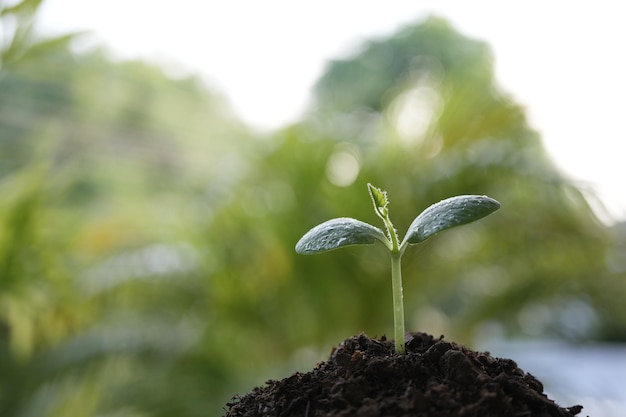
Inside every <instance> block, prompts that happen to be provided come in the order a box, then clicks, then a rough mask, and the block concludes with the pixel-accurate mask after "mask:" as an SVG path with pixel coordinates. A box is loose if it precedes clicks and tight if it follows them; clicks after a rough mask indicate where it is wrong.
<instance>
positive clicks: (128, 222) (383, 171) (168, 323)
mask: <svg viewBox="0 0 626 417" xmlns="http://www.w3.org/2000/svg"><path fill="white" fill-rule="evenodd" d="M39 3H40V2H39V1H32V0H25V1H22V2H20V3H18V4H17V5H16V6H12V7H4V8H3V9H2V10H1V11H0V24H5V23H7V22H11V25H10V26H8V25H7V26H6V27H10V28H13V31H12V32H11V31H9V30H7V31H6V33H8V35H7V34H5V37H4V38H3V43H2V45H0V49H1V50H0V53H1V67H0V146H1V147H2V153H1V155H0V195H2V199H0V363H1V364H2V365H1V366H0V415H2V416H7V417H10V416H31V415H32V416H65V415H72V416H173V415H176V416H201V415H202V416H204V415H218V414H219V413H220V410H221V407H222V406H223V405H224V404H225V402H226V401H227V400H228V399H229V398H230V397H231V396H232V395H233V394H236V393H243V392H245V391H246V390H248V389H249V388H251V387H252V386H254V385H257V384H259V383H261V382H263V381H264V380H265V379H268V378H278V377H282V376H284V375H285V374H286V373H288V372H291V371H293V370H294V369H301V370H305V369H308V368H310V367H311V366H312V365H313V364H314V363H315V362H316V361H319V360H323V359H324V358H325V357H326V355H327V354H328V353H329V351H330V348H331V346H332V345H335V344H337V343H338V342H339V341H341V340H343V339H344V338H346V337H348V336H350V335H353V334H356V333H358V332H361V331H366V332H367V333H369V334H371V335H382V334H384V333H390V332H391V327H392V310H391V284H390V282H388V277H389V271H388V269H387V268H388V260H387V259H385V256H386V255H384V251H383V250H382V248H380V247H376V246H375V245H374V246H371V247H366V248H358V249H355V250H352V249H348V250H345V251H341V253H334V252H330V253H328V254H324V255H322V257H303V256H298V255H296V254H295V252H294V249H293V246H294V244H295V242H296V241H297V240H298V239H299V237H300V236H301V235H302V234H303V233H304V232H305V231H307V230H308V229H309V228H310V227H312V226H314V225H316V224H318V223H320V222H321V221H323V220H326V219H329V218H333V217H339V216H349V217H354V218H358V219H362V220H363V221H368V222H372V223H375V222H376V219H375V216H374V215H373V214H372V213H371V206H370V202H369V199H368V196H367V192H366V186H365V184H366V183H367V182H372V183H374V184H378V185H380V186H381V187H383V188H385V189H386V190H387V191H388V192H389V193H390V195H392V196H393V201H392V205H393V207H392V210H393V213H394V222H395V224H396V227H398V228H399V229H406V227H408V225H409V224H410V223H411V221H412V220H413V218H414V217H415V215H417V213H419V212H420V211H422V210H423V209H424V208H426V207H427V206H429V205H430V204H432V203H434V202H436V201H438V200H440V199H443V198H446V197H449V196H452V195H456V194H487V195H489V196H492V197H494V198H496V199H498V200H499V201H500V202H501V203H502V209H501V210H500V211H499V212H498V213H496V214H495V215H493V216H490V217H489V219H487V220H486V221H484V222H479V223H476V224H472V225H468V226H465V227H463V228H460V229H458V230H455V231H453V232H450V233H449V234H444V235H442V236H441V237H437V238H435V239H433V241H432V242H430V243H429V244H428V245H424V246H423V247H421V250H418V251H411V253H407V256H405V258H406V259H405V263H404V275H405V277H404V282H405V308H406V310H407V311H406V316H407V328H408V330H422V331H430V332H434V333H445V334H446V336H448V337H449V338H455V339H457V340H459V341H462V342H468V343H471V341H472V340H473V338H476V337H488V336H515V335H530V336H559V337H564V338H569V339H573V340H580V339H592V338H598V339H600V338H605V339H611V340H619V339H622V340H623V339H624V329H626V311H624V304H623V302H622V300H623V298H624V296H625V295H626V294H625V293H626V289H625V288H624V285H623V284H620V282H623V278H624V271H626V268H624V258H623V256H622V255H621V254H622V253H623V250H622V249H623V246H624V238H623V236H624V233H623V232H621V233H620V230H621V229H618V228H613V229H611V230H610V229H608V228H607V227H605V226H604V225H602V224H601V223H600V222H598V220H597V219H596V217H595V216H594V214H593V212H592V210H591V209H590V207H589V205H588V203H587V201H586V199H585V198H584V196H583V194H582V193H581V192H580V191H579V190H578V189H577V188H576V187H575V186H574V185H573V184H571V183H570V182H568V181H567V180H566V179H565V178H564V177H563V175H561V174H560V173H559V172H558V171H557V170H556V169H555V167H554V165H553V164H552V163H551V161H550V160H549V158H548V156H547V155H546V153H545V150H544V148H543V146H542V144H541V140H540V138H539V136H538V135H537V133H536V132H534V131H533V130H532V129H531V128H530V127H529V126H528V125H527V123H526V119H525V116H524V112H523V109H522V108H521V107H520V106H519V105H517V104H515V103H514V102H513V100H512V99H511V98H510V97H509V96H507V94H506V93H505V92H503V91H501V90H500V89H499V88H498V86H497V85H496V84H495V81H494V79H493V68H492V59H493V57H492V56H491V52H490V50H489V48H488V46H487V45H486V44H484V43H482V42H478V41H474V40H470V39H467V38H465V37H464V36H462V35H460V34H459V33H457V32H455V30H454V29H453V28H451V27H450V26H449V25H448V24H447V23H446V22H445V21H443V20H441V19H437V18H430V19H427V20H426V21H424V22H422V23H419V24H416V25H414V26H410V27H407V28H405V29H403V30H401V31H399V32H398V33H397V34H395V35H394V36H392V37H390V38H388V39H380V40H375V41H371V42H368V43H365V44H364V45H363V48H362V50H360V51H359V52H358V53H356V54H355V55H354V56H352V57H348V58H346V59H343V60H340V61H335V62H332V63H330V64H329V66H328V68H327V71H326V73H325V75H324V76H323V77H322V78H321V79H320V81H319V82H318V84H317V86H316V88H315V91H314V98H315V107H314V108H312V109H311V111H310V113H309V114H308V115H307V116H306V117H303V119H302V120H301V121H300V122H299V123H296V124H294V125H291V126H287V127H285V128H283V129H281V130H279V131H277V132H273V133H271V134H259V133H257V132H255V131H252V130H250V129H249V128H248V127H246V126H245V125H244V124H243V123H242V122H241V121H240V120H238V119H237V117H236V116H235V115H234V114H233V113H232V112H231V111H230V110H229V107H228V103H227V101H226V99H225V98H224V97H222V96H220V95H219V94H217V93H216V92H214V91H211V90H210V89H209V88H207V86H205V85H204V84H203V83H202V82H201V81H200V80H199V79H197V78H194V77H188V78H181V79H172V78H171V77H168V76H166V75H165V74H164V73H163V72H162V71H161V70H160V69H159V68H157V67H155V66H153V65H151V64H147V63H142V62H114V61H112V60H110V59H109V58H108V57H107V56H106V54H104V53H103V52H102V51H99V50H92V51H90V52H85V53H81V54H77V53H72V52H71V50H70V44H71V41H72V39H73V36H63V37H59V38H55V39H48V40H39V39H37V38H36V37H34V35H33V16H34V15H35V12H36V9H37V6H38V5H39ZM9 32H10V33H9ZM414 252H417V253H414Z"/></svg>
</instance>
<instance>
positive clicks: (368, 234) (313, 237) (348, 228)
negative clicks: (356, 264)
mask: <svg viewBox="0 0 626 417" xmlns="http://www.w3.org/2000/svg"><path fill="white" fill-rule="evenodd" d="M376 240H380V241H381V242H383V243H384V244H385V245H388V241H387V238H386V237H385V234H384V233H383V231H382V230H380V229H379V228H377V227H374V226H372V225H371V224H368V223H364V222H362V221H359V220H355V219H350V218H347V217H342V218H338V219H332V220H328V221H327V222H324V223H322V224H319V225H317V226H315V227H314V228H313V229H311V230H309V231H308V232H307V233H306V234H305V235H304V236H302V238H301V239H300V240H299V241H298V243H297V244H296V252H298V253H300V254H302V255H310V254H314V253H319V252H326V251H329V250H333V249H337V248H340V247H342V246H350V245H368V244H372V243H374V242H376Z"/></svg>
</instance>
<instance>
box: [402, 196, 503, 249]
mask: <svg viewBox="0 0 626 417" xmlns="http://www.w3.org/2000/svg"><path fill="white" fill-rule="evenodd" d="M499 208H500V203H499V202H498V201H496V200H494V199H493V198H489V197H487V196H480V195H461V196H457V197H452V198H448V199H445V200H443V201H440V202H438V203H436V204H433V205H432V206H430V207H428V208H427V209H426V210H424V211H423V212H422V213H421V214H420V215H419V216H417V218H416V219H415V220H413V223H411V226H409V230H408V231H407V233H406V236H405V237H404V242H402V244H403V245H405V244H407V243H408V244H415V243H421V242H423V241H425V240H426V239H428V238H429V237H431V236H432V235H434V234H437V233H439V232H441V231H442V230H446V229H449V228H451V227H455V226H460V225H462V224H467V223H471V222H473V221H475V220H478V219H481V218H483V217H485V216H487V215H489V214H491V213H493V212H494V211H496V210H497V209H499Z"/></svg>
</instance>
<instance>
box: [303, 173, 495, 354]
mask: <svg viewBox="0 0 626 417" xmlns="http://www.w3.org/2000/svg"><path fill="white" fill-rule="evenodd" d="M367 188H368V190H369V194H370V197H371V199H372V202H373V203H374V211H375V212H376V214H377V215H378V217H380V218H381V219H382V221H383V223H384V224H385V229H387V233H386V234H385V233H384V232H383V231H382V230H381V229H379V228H378V227H375V226H372V225H371V224H368V223H364V222H362V221H360V220H356V219H351V218H348V217H341V218H337V219H332V220H328V221H326V222H324V223H322V224H319V225H317V226H315V227H314V228H313V229H311V230H309V231H308V232H307V233H306V234H305V235H304V236H302V238H301V239H300V240H299V241H298V243H297V244H296V252H298V253H300V254H303V255H310V254H314V253H320V252H326V251H329V250H333V249H337V248H340V247H342V246H352V245H369V244H373V243H375V242H376V241H378V242H381V243H382V244H383V245H384V246H385V248H387V250H388V251H389V254H390V255H391V283H392V292H393V321H394V336H395V348H396V352H398V353H401V354H402V353H404V352H405V348H404V303H403V296H402V269H401V258H402V255H403V254H404V251H405V250H406V249H407V247H409V245H416V244H419V243H423V242H424V241H426V239H428V238H429V237H431V236H433V235H435V234H437V233H439V232H441V231H442V230H446V229H449V228H451V227H455V226H460V225H462V224H467V223H471V222H473V221H475V220H478V219H481V218H483V217H485V216H487V215H489V214H491V213H493V212H494V211H496V210H497V209H498V208H500V203H499V202H498V201H496V200H494V199H493V198H489V197H487V196H480V195H461V196H457V197H451V198H448V199H445V200H443V201H440V202H438V203H436V204H433V205H432V206H430V207H428V208H427V209H426V210H424V211H423V212H422V213H420V214H419V215H418V216H417V217H416V218H415V220H413V223H411V225H410V226H409V230H408V231H407V233H406V235H405V236H404V239H402V241H401V242H400V240H399V239H398V234H397V232H396V229H395V228H394V227H393V223H391V219H390V218H389V209H388V207H387V206H388V205H389V200H388V199H387V192H386V191H383V190H381V189H379V188H376V187H374V186H373V185H372V184H367Z"/></svg>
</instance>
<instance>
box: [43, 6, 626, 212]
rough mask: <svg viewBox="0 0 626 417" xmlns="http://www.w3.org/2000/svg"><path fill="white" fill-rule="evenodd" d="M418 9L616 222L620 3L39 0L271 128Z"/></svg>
mask: <svg viewBox="0 0 626 417" xmlns="http://www.w3.org/2000/svg"><path fill="white" fill-rule="evenodd" d="M428 14H436V15H439V16H441V17H444V18H446V19H448V20H449V21H450V22H451V23H452V24H453V25H454V26H455V27H456V28H457V29H458V30H459V31H460V32H461V33H463V34H464V35H466V36H470V37H473V38H478V39H482V40H485V41H487V42H488V43H489V44H490V45H491V47H492V48H493V50H494V53H495V59H496V61H495V65H496V76H497V78H498V80H499V82H500V84H501V85H502V86H503V87H504V88H505V90H507V91H509V92H510V93H512V94H513V96H514V97H515V99H516V100H517V102H518V103H521V104H522V105H523V106H525V108H526V110H527V114H528V116H529V120H530V123H531V126H532V127H533V128H535V129H537V130H538V131H539V132H540V133H541V135H542V137H543V139H544V143H545V145H546V147H547V149H548V151H549V152H550V153H551V154H552V156H553V158H554V160H555V162H556V163H557V165H558V166H559V167H560V168H561V169H562V170H563V171H564V172H566V173H567V174H568V175H570V176H571V177H572V178H573V179H575V180H576V181H578V182H579V184H580V185H581V186H583V187H584V188H587V189H593V190H595V192H596V193H597V194H598V195H599V196H600V198H601V199H602V200H603V202H604V204H605V205H606V207H607V209H608V210H609V213H610V214H611V215H612V216H613V217H616V218H618V219H623V220H626V188H625V187H624V180H625V179H626V159H625V156H626V155H625V153H624V150H625V149H626V123H625V120H626V116H625V115H624V114H623V113H624V112H625V110H626V106H624V104H623V102H624V100H626V54H625V53H624V50H625V49H624V41H625V40H626V25H625V24H624V23H623V21H624V16H625V14H624V12H623V5H622V2H620V1H612V0H595V1H593V2H591V1H569V2H549V1H541V0H527V1H524V2H503V1H498V0H474V1H471V2H469V1H465V0H447V1H446V0H438V1H436V0H432V1H431V0H421V1H414V0H385V1H380V0H339V1H338V0H316V1H305V0H302V1H293V0H291V1H290V0H263V1H256V0H229V1H218V0H204V1H200V0H178V1H176V2H174V1H165V0H132V1H129V0H107V1H104V0H47V1H45V2H44V6H43V10H42V14H41V16H40V22H39V24H40V28H42V29H43V30H44V31H46V32H47V33H59V32H67V31H73V30H79V29H83V30H84V29H86V30H90V31H92V33H93V37H92V38H91V39H92V40H93V41H95V42H96V43H97V42H100V43H103V44H106V45H108V47H109V48H110V50H111V51H113V52H114V53H115V54H116V55H117V56H120V57H141V58H150V59H152V60H158V61H159V62H169V63H170V65H172V68H176V67H178V68H179V69H180V68H184V69H187V70H191V71H193V72H197V73H200V74H202V75H203V76H204V77H206V79H207V80H208V81H209V82H210V84H211V85H213V86H214V87H216V88H217V89H219V90H220V91H222V92H223V93H224V94H225V95H226V96H227V97H228V99H229V100H230V101H231V103H232V105H233V107H234V109H235V111H237V112H238V113H239V115H240V116H241V117H242V118H243V119H244V120H246V121H247V122H248V123H250V124H252V125H254V126H258V127H262V128H276V127H280V126H281V125H283V124H285V123H288V122H290V121H294V120H297V118H298V117H299V115H300V114H301V112H302V111H303V110H304V109H305V107H306V104H307V99H308V97H309V91H310V88H311V87H312V85H313V83H314V82H315V81H316V79H317V78H318V77H319V76H320V75H321V74H322V72H323V70H324V67H325V62H326V61H327V60H329V59H332V58H336V57H345V56H346V55H347V54H349V53H351V52H354V51H355V50H356V49H355V48H356V47H358V45H359V44H360V42H361V41H362V40H364V39H367V38H371V37H384V36H387V35H391V34H392V33H393V32H394V31H395V30H396V29H398V28H399V27H400V26H402V25H404V24H408V23H412V22H415V21H417V20H419V19H422V18H424V17H425V16H427V15H428ZM172 62H176V63H178V64H177V65H178V66H175V65H173V64H172ZM622 118H623V119H622Z"/></svg>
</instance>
